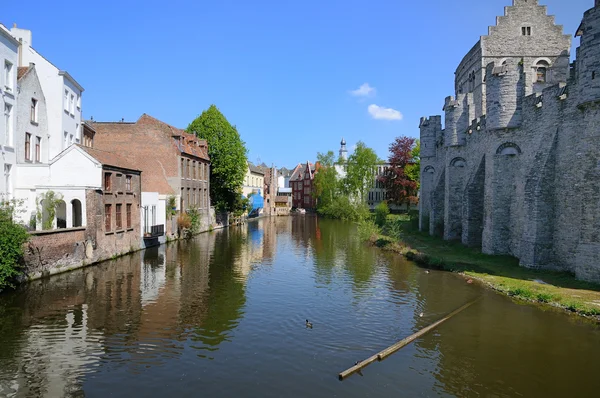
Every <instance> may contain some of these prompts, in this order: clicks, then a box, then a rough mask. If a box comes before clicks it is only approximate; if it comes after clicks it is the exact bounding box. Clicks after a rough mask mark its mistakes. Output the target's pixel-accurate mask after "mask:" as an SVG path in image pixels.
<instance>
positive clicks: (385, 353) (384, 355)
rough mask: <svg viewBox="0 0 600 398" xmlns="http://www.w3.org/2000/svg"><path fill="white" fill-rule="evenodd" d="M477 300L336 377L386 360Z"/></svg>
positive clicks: (342, 378)
mask: <svg viewBox="0 0 600 398" xmlns="http://www.w3.org/2000/svg"><path fill="white" fill-rule="evenodd" d="M478 300H479V298H477V299H475V300H473V301H471V302H470V303H467V304H465V305H463V306H462V307H460V308H458V309H456V310H454V311H452V312H451V313H450V314H448V315H446V316H445V317H444V318H442V319H440V320H439V321H437V322H435V323H432V324H431V325H429V326H427V327H425V328H423V329H421V330H419V331H418V332H416V333H414V334H412V335H410V336H408V337H407V338H405V339H402V340H400V341H399V342H397V343H396V344H394V345H392V346H390V347H388V348H386V349H385V350H383V351H381V352H379V353H378V354H375V355H373V356H371V357H369V358H367V359H365V360H364V361H360V362H358V363H357V364H356V365H354V366H353V367H351V368H349V369H347V370H345V371H343V372H342V373H340V374H339V375H338V377H339V379H340V380H344V379H345V378H346V377H348V376H350V375H351V374H353V373H356V372H358V371H359V370H361V369H362V368H364V367H365V366H367V365H370V364H372V363H373V362H375V361H381V360H383V359H385V358H387V357H388V356H390V355H392V354H393V353H395V352H396V351H398V350H399V349H401V348H402V347H405V346H407V345H408V344H410V343H411V342H413V341H414V340H416V339H417V338H419V337H421V336H423V335H424V334H425V333H427V332H429V331H431V330H433V329H435V328H436V327H438V326H439V325H441V324H442V323H444V322H446V321H447V320H448V319H450V318H452V317H453V316H454V315H456V314H458V313H459V312H462V311H464V310H466V309H467V308H469V307H470V306H472V305H473V304H475V302H477V301H478Z"/></svg>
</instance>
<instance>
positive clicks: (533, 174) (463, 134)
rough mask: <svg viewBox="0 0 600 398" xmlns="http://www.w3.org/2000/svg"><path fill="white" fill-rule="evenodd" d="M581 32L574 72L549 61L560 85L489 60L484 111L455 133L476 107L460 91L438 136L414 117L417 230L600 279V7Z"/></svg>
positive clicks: (433, 126)
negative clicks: (417, 126) (418, 155)
mask: <svg viewBox="0 0 600 398" xmlns="http://www.w3.org/2000/svg"><path fill="white" fill-rule="evenodd" d="M518 3H520V1H518V0H516V1H515V4H518ZM534 3H535V2H534ZM535 6H537V4H535ZM526 7H529V5H527V6H526ZM509 8H510V7H509ZM528 11H531V10H529V9H528ZM509 14H510V12H509ZM500 18H502V17H500ZM532 25H533V29H536V25H535V24H532ZM515 26H516V25H515ZM582 26H583V36H582V39H581V47H580V49H579V50H578V58H577V61H576V66H575V65H573V67H572V68H571V69H570V70H569V68H568V67H567V68H563V67H562V66H561V64H560V62H562V58H561V57H563V55H564V54H562V51H560V52H558V53H557V54H556V57H554V58H553V60H554V62H556V63H557V64H558V65H557V64H553V67H555V68H556V69H557V72H555V73H554V78H557V76H558V77H560V79H558V80H561V79H562V80H563V82H562V83H559V84H550V83H556V82H555V81H553V80H551V79H550V77H549V80H550V82H547V83H546V84H542V85H537V83H536V82H532V81H531V71H530V70H529V69H528V64H527V62H528V61H527V60H526V59H525V57H524V58H522V60H521V61H518V60H517V59H511V58H507V59H503V60H502V63H499V62H489V63H488V64H487V65H484V70H485V78H484V81H485V90H484V91H485V93H486V94H485V109H486V112H485V115H483V116H481V117H479V118H475V119H471V121H470V122H468V123H467V124H466V125H464V127H463V126H462V125H458V127H457V123H456V121H457V120H460V117H459V116H457V115H456V113H460V114H461V115H462V114H464V113H466V112H468V111H469V110H468V109H466V108H469V107H470V106H475V105H474V104H473V105H466V106H465V105H464V103H463V104H461V103H460V102H461V101H460V100H461V99H462V98H464V97H465V94H462V95H461V94H457V99H458V101H455V100H454V99H453V98H449V99H446V103H445V106H444V110H445V113H446V125H445V130H442V126H441V118H439V117H430V118H423V119H422V120H421V139H422V143H421V145H422V148H423V153H422V155H423V157H422V160H421V162H422V165H421V169H422V175H421V204H420V221H421V222H420V227H421V229H422V230H429V232H430V233H431V234H438V235H440V236H443V237H444V238H445V239H448V240H460V241H462V242H463V243H464V244H466V245H469V246H475V247H481V249H482V251H483V252H485V253H489V254H507V255H512V256H515V257H517V258H519V260H520V263H521V265H522V266H526V267H536V268H537V267H539V268H548V269H559V270H567V271H571V272H573V273H575V274H576V276H577V277H578V278H581V279H585V280H595V281H600V103H599V101H600V37H599V38H596V37H594V33H593V31H594V30H597V29H598V28H600V7H596V8H592V9H591V10H589V11H587V12H586V14H585V16H584V22H583V25H582ZM586 32H588V35H587V36H586ZM505 39H506V38H505ZM563 44H564V43H563ZM507 45H508V41H507ZM543 50H544V51H547V49H543ZM486 51H487V49H486V47H485V46H484V49H483V52H484V55H483V57H485V52H486ZM516 51H519V49H518V46H517V49H516V50H515V51H514V52H513V54H514V53H517V52H516ZM527 51H530V50H527ZM484 62H485V59H484ZM596 71H597V72H596ZM596 73H598V77H597V78H596V76H595V75H596ZM567 76H570V78H569V79H568V80H567V79H566V77H567ZM536 85H537V86H536ZM529 93H531V94H529ZM528 94H529V95H528ZM449 129H450V131H449ZM449 140H450V142H448V141H449ZM434 149H435V150H434Z"/></svg>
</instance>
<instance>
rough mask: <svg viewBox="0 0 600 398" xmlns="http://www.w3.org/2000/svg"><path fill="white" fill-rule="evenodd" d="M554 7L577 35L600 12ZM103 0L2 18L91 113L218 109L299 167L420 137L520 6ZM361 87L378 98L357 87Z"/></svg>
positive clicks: (579, 4)
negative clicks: (479, 45) (484, 38)
mask: <svg viewBox="0 0 600 398" xmlns="http://www.w3.org/2000/svg"><path fill="white" fill-rule="evenodd" d="M540 2H541V4H545V5H547V6H548V11H549V13H550V14H553V15H556V21H557V23H559V24H562V25H564V28H565V33H568V34H573V33H574V32H575V29H576V28H577V26H578V25H579V23H580V21H581V17H582V15H583V12H584V11H585V10H587V9H589V8H591V7H592V6H593V0H568V1H566V0H541V1H540ZM90 3H92V2H87V1H80V0H79V1H70V0H63V1H60V2H50V1H41V0H36V1H30V2H28V3H27V6H23V4H21V3H19V2H17V1H8V2H6V4H5V5H4V7H3V13H2V14H1V15H0V18H1V19H0V21H1V22H2V23H4V25H6V26H8V27H10V26H12V24H13V23H17V24H18V26H19V27H22V28H26V29H31V30H32V31H33V46H34V48H36V50H38V51H39V52H41V53H42V54H43V55H44V56H45V57H46V58H48V59H50V60H51V61H52V62H53V63H54V64H56V65H57V66H58V67H59V68H61V69H66V70H68V71H69V72H70V73H71V75H73V76H74V77H75V78H76V79H77V80H78V81H79V83H80V84H81V85H83V86H84V88H85V89H86V91H85V93H84V96H83V112H84V117H85V118H89V117H90V116H93V117H94V119H95V120H100V121H109V120H120V119H121V118H125V120H127V121H133V120H136V119H137V118H138V117H139V116H140V115H141V114H142V113H148V114H150V115H152V116H155V117H157V118H159V119H161V120H164V121H166V122H168V123H170V124H173V125H175V126H178V127H183V128H185V127H186V126H187V125H188V123H189V122H190V121H192V120H193V119H194V118H195V117H196V116H198V115H199V114H200V113H201V112H202V110H203V109H206V108H207V107H208V106H209V105H210V104H212V103H214V104H216V105H217V106H218V107H219V109H220V110H221V111H222V112H223V113H224V114H225V116H226V117H227V118H228V120H229V121H230V122H231V123H232V124H235V125H237V127H238V130H239V132H240V133H241V135H242V138H243V139H244V140H245V141H246V144H247V147H248V149H249V159H250V160H251V161H256V160H257V159H261V160H262V161H264V162H266V163H267V164H271V163H274V164H275V165H277V166H288V167H290V166H293V165H295V164H296V163H298V162H303V161H306V160H314V159H315V157H316V153H317V152H325V151H327V150H334V151H336V152H337V150H338V149H339V142H340V139H341V137H342V136H344V137H345V138H346V141H348V145H349V147H352V145H353V144H355V143H356V142H357V141H358V140H362V141H364V142H365V143H366V144H367V145H368V146H370V147H372V148H374V149H375V150H376V152H377V154H378V155H379V156H380V157H381V158H387V150H388V146H389V143H390V142H392V141H393V139H394V138H395V137H397V136H401V135H408V136H414V137H418V134H419V131H418V123H419V118H420V117H421V116H427V115H436V114H440V113H441V108H442V105H443V100H444V97H446V96H447V95H452V94H453V78H454V70H455V69H456V66H457V65H458V63H459V61H460V60H461V58H462V57H463V55H464V54H465V53H466V52H467V51H468V50H469V49H470V48H471V47H472V46H473V45H474V44H475V42H476V41H477V40H478V38H479V36H480V35H484V34H486V33H487V27H488V25H493V24H494V23H495V17H496V16H497V15H502V14H503V12H504V8H503V7H504V6H507V5H510V4H511V3H512V1H511V0H485V1H484V0H455V1H445V0H444V1H442V0H421V1H415V2H412V1H411V2H409V1H402V0H396V1H391V0H388V1H378V0H370V1H368V0H360V1H358V0H336V1H331V0H320V1H316V0H304V1H287V0H269V1H263V0H255V1H242V0H238V1H229V0H221V1H210V2H209V1H191V0H188V1H179V0H171V1H143V2H142V1H123V0H121V1H115V0H103V1H95V2H93V4H90ZM578 41H579V40H578V39H575V40H573V44H574V47H575V44H577V43H578ZM573 53H574V51H573ZM365 83H366V84H368V86H363V85H364V84H365ZM361 86H363V90H362V92H363V93H367V92H368V93H369V96H358V95H352V93H351V91H353V90H358V89H359V88H360V87H361ZM369 88H374V91H369ZM371 105H376V107H373V106H371ZM388 108H389V109H388ZM369 110H371V113H370V112H369ZM394 111H397V112H400V114H401V115H402V118H401V119H399V117H398V113H396V112H394ZM374 116H377V117H379V118H375V117H374ZM382 117H387V118H392V119H394V118H395V119H396V120H385V119H382Z"/></svg>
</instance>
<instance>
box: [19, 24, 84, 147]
mask: <svg viewBox="0 0 600 398" xmlns="http://www.w3.org/2000/svg"><path fill="white" fill-rule="evenodd" d="M10 32H11V34H12V35H13V36H14V37H15V38H16V39H17V40H21V42H22V47H21V52H20V54H19V66H28V65H29V64H30V63H34V64H35V68H36V70H37V74H38V77H39V80H40V83H41V86H42V89H43V92H44V95H45V97H46V106H47V119H48V134H49V137H48V148H47V149H48V157H49V159H52V158H54V157H55V156H57V155H58V154H59V153H60V152H61V151H63V150H64V149H66V148H67V147H68V146H69V145H71V144H73V143H78V142H81V128H80V127H81V94H82V93H83V87H81V85H79V83H77V81H75V79H74V78H73V77H72V76H71V75H70V74H69V73H68V72H66V71H64V70H60V69H59V68H57V67H56V66H54V65H53V64H52V63H51V62H50V61H48V60H47V59H46V58H44V57H43V56H42V55H40V54H39V53H38V52H37V51H36V50H34V49H33V47H32V34H31V31H30V30H27V29H20V28H17V27H13V28H11V30H10ZM65 133H66V139H65Z"/></svg>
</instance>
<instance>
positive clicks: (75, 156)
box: [15, 145, 102, 229]
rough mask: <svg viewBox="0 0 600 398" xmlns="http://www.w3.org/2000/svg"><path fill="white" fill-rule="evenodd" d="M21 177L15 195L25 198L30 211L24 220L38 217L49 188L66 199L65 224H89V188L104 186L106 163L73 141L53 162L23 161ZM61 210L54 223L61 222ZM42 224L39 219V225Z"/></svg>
mask: <svg viewBox="0 0 600 398" xmlns="http://www.w3.org/2000/svg"><path fill="white" fill-rule="evenodd" d="M19 181H20V185H19V187H18V188H17V189H16V190H15V197H16V198H17V199H22V200H23V201H24V207H25V209H26V213H25V214H23V215H20V217H21V222H23V223H25V224H29V223H30V222H31V220H35V215H36V212H37V209H38V201H39V200H40V199H41V197H42V195H43V194H45V193H46V192H48V191H54V192H55V193H57V194H59V195H60V196H61V197H62V200H63V202H64V210H63V211H62V213H63V214H62V215H63V216H64V221H65V225H64V227H66V228H72V227H79V226H86V225H87V220H86V190H87V189H102V164H101V163H100V162H98V161H97V160H96V159H94V158H93V157H91V156H90V155H89V154H87V153H86V152H85V151H84V150H83V149H81V148H79V147H78V146H76V145H73V146H70V147H69V148H68V149H67V150H66V151H63V152H62V153H61V154H60V155H59V156H57V157H55V158H54V159H52V161H51V162H50V163H49V164H22V165H19ZM39 207H40V208H41V207H42V206H39ZM60 213H61V212H60V211H59V212H57V217H56V218H57V219H56V220H54V227H57V226H58V225H57V222H58V218H60V216H61V214H60ZM77 215H79V218H78V217H77ZM79 224H80V225H79ZM40 228H41V224H40V223H37V229H40Z"/></svg>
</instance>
